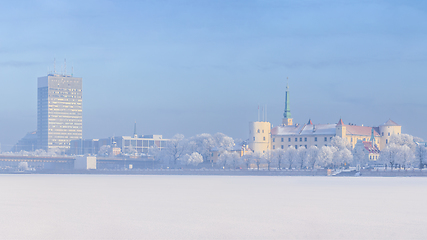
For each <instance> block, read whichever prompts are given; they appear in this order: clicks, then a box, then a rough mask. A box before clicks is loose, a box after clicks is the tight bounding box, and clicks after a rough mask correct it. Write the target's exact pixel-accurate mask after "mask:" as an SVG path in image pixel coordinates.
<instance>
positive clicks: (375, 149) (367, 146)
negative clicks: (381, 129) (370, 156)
mask: <svg viewBox="0 0 427 240" xmlns="http://www.w3.org/2000/svg"><path fill="white" fill-rule="evenodd" d="M363 146H364V147H365V149H366V150H367V151H368V152H369V153H380V150H379V149H378V147H377V145H374V146H372V142H368V141H365V142H363Z"/></svg>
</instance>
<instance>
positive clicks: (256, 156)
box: [251, 152, 265, 171]
mask: <svg viewBox="0 0 427 240" xmlns="http://www.w3.org/2000/svg"><path fill="white" fill-rule="evenodd" d="M251 157H252V162H254V163H255V164H256V166H257V170H258V171H259V167H260V165H261V164H262V163H263V162H264V161H265V154H263V153H260V152H255V153H252V154H251Z"/></svg>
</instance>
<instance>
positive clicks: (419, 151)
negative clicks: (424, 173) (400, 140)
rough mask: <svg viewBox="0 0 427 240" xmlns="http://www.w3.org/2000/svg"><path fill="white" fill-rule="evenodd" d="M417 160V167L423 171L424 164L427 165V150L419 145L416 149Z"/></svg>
mask: <svg viewBox="0 0 427 240" xmlns="http://www.w3.org/2000/svg"><path fill="white" fill-rule="evenodd" d="M415 159H416V162H417V164H418V166H417V167H419V168H420V169H422V168H423V167H424V164H426V161H427V149H426V147H425V146H423V145H417V147H416V149H415Z"/></svg>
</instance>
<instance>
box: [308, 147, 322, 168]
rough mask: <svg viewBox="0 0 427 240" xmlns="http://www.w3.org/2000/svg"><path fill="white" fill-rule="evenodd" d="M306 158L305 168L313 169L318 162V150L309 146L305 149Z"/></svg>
mask: <svg viewBox="0 0 427 240" xmlns="http://www.w3.org/2000/svg"><path fill="white" fill-rule="evenodd" d="M307 153H308V157H307V161H306V164H307V167H308V168H311V169H314V167H315V165H316V164H317V161H318V159H319V158H318V154H319V149H318V148H317V147H316V146H311V147H309V148H308V149H307Z"/></svg>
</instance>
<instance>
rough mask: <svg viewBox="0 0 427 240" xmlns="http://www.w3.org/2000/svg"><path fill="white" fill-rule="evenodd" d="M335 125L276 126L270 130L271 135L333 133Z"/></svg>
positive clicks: (334, 132)
mask: <svg viewBox="0 0 427 240" xmlns="http://www.w3.org/2000/svg"><path fill="white" fill-rule="evenodd" d="M336 126H337V124H314V125H298V126H295V125H292V126H276V127H274V128H273V129H272V130H271V133H272V135H278V136H294V135H335V134H336ZM313 128H314V129H313Z"/></svg>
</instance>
